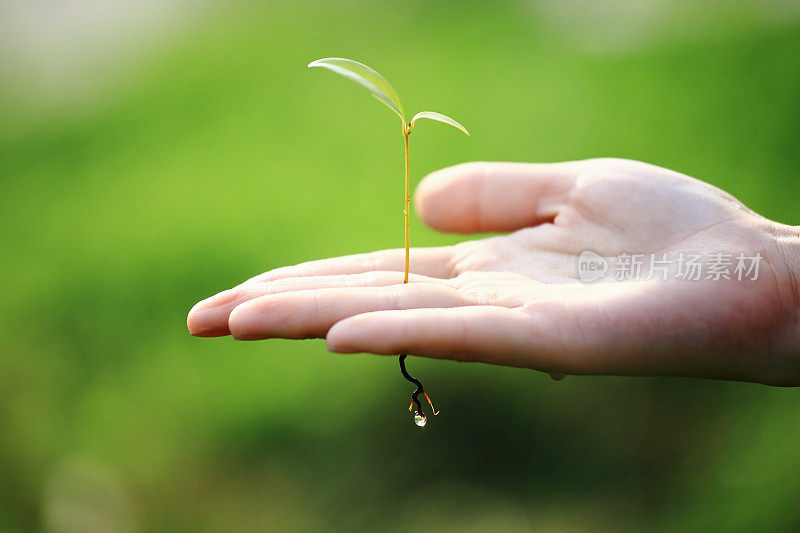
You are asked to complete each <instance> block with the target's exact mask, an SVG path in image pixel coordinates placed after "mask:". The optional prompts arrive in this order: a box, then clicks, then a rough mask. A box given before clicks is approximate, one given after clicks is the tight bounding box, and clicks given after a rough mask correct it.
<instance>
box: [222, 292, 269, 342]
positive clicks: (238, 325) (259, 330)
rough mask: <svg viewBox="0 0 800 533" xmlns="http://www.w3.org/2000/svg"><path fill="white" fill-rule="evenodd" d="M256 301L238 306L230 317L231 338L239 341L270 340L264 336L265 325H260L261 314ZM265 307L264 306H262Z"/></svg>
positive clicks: (229, 329)
mask: <svg viewBox="0 0 800 533" xmlns="http://www.w3.org/2000/svg"><path fill="white" fill-rule="evenodd" d="M256 305H258V304H257V303H256V301H255V300H250V301H248V302H245V303H242V304H239V305H237V306H236V307H234V308H233V311H231V314H230V315H229V316H228V331H230V332H231V336H232V337H233V338H234V339H236V340H239V341H250V340H256V339H264V338H268V337H265V336H264V332H263V324H261V323H260V320H259V314H260V313H257V312H256ZM262 305H263V304H262Z"/></svg>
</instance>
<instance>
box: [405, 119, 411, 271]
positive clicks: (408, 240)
mask: <svg viewBox="0 0 800 533" xmlns="http://www.w3.org/2000/svg"><path fill="white" fill-rule="evenodd" d="M410 134H411V126H410V125H409V126H406V125H405V124H403V139H404V140H405V154H406V189H405V190H406V193H405V209H403V216H404V217H405V223H406V232H405V233H406V261H405V268H404V274H403V283H408V269H409V257H410V247H411V232H410V230H409V222H408V219H409V215H410V213H409V212H410V211H411V195H410V194H409V189H408V136H409V135H410Z"/></svg>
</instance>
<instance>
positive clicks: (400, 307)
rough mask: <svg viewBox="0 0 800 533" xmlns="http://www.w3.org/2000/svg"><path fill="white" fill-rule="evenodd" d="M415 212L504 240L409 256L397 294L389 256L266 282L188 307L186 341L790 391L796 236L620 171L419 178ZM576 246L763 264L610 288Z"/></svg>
mask: <svg viewBox="0 0 800 533" xmlns="http://www.w3.org/2000/svg"><path fill="white" fill-rule="evenodd" d="M416 203H417V212H418V213H419V214H420V216H421V217H422V219H423V220H424V221H425V222H426V223H427V224H428V225H430V226H432V227H433V228H436V229H438V230H441V231H448V232H456V233H464V234H469V233H479V232H510V233H508V234H507V235H503V236H496V237H490V238H483V239H478V240H468V241H465V242H462V243H460V244H457V245H454V246H446V247H437V248H414V249H412V252H411V272H412V275H411V278H410V283H409V284H407V285H404V284H403V263H404V258H403V254H404V251H403V249H395V250H383V251H378V252H372V253H367V254H359V255H352V256H346V257H339V258H333V259H325V260H321V261H312V262H308V263H303V264H300V265H296V266H290V267H283V268H278V269H276V270H271V271H269V272H266V273H264V274H261V275H258V276H256V277H254V278H252V279H250V280H248V281H246V282H244V283H242V284H241V285H239V286H237V287H234V288H233V289H230V290H227V291H224V292H221V293H219V294H217V295H216V296H213V297H211V298H208V299H206V300H203V301H201V302H199V303H198V304H197V305H195V306H194V308H193V309H192V310H191V312H190V313H189V317H188V326H189V331H190V332H191V333H192V335H196V336H202V337H214V336H223V335H229V334H230V335H233V336H234V337H235V338H237V339H242V340H255V339H268V338H289V339H303V338H313V337H324V338H326V339H327V345H328V349H329V350H331V351H333V352H339V353H356V352H370V353H375V354H387V355H389V354H391V355H396V354H400V353H408V354H411V355H420V356H427V357H437V358H447V359H455V360H459V361H478V362H483V363H491V364H497V365H507V366H516V367H525V368H533V369H536V370H541V371H546V372H550V373H551V375H553V376H554V377H556V378H559V377H562V376H563V375H565V374H614V375H646V376H654V375H661V376H691V377H702V378H714V379H728V380H741V381H754V382H759V383H764V384H770V385H794V386H796V385H800V290H799V289H798V279H797V278H798V277H797V271H798V268H800V228H798V227H794V226H786V225H782V224H778V223H776V222H773V221H770V220H768V219H766V218H764V217H761V216H760V215H757V214H756V213H754V212H752V211H751V210H749V209H747V208H746V207H745V206H744V205H743V204H742V203H741V202H739V201H738V200H736V199H735V198H734V197H732V196H731V195H729V194H727V193H725V192H724V191H721V190H719V189H717V188H715V187H713V186H711V185H709V184H707V183H704V182H702V181H699V180H696V179H694V178H691V177H688V176H685V175H683V174H679V173H677V172H673V171H670V170H667V169H663V168H659V167H656V166H653V165H648V164H646V163H641V162H637V161H629V160H621V159H592V160H585V161H574V162H564V163H550V164H523V163H466V164H462V165H457V166H455V167H450V168H446V169H443V170H440V171H438V172H434V173H433V174H430V175H429V176H427V177H426V178H425V179H424V180H423V181H422V182H421V184H420V186H419V187H418V189H417V192H416ZM584 250H592V251H594V252H596V253H598V254H599V255H601V256H603V257H606V258H609V259H611V260H613V259H616V257H617V256H618V255H620V254H653V253H655V254H658V256H660V254H662V253H668V254H671V255H670V257H674V256H675V255H677V254H679V253H681V252H701V253H703V254H704V256H705V255H707V254H711V253H713V252H722V253H725V254H730V255H732V256H733V257H735V256H736V255H737V254H738V253H740V252H741V253H744V254H745V256H748V257H751V256H754V255H755V254H756V253H759V254H761V256H762V260H761V262H760V265H759V274H758V279H757V280H753V279H750V278H745V279H742V280H737V279H736V278H735V277H734V276H732V279H730V280H724V279H723V280H713V279H712V280H706V279H702V280H699V281H687V280H682V279H676V278H675V277H674V276H673V277H671V278H670V279H668V280H666V281H664V280H663V279H661V277H660V276H654V278H653V279H646V278H647V276H646V275H643V276H641V277H640V278H639V280H625V281H617V280H616V279H614V275H613V274H611V275H610V276H609V278H608V279H606V280H604V281H598V282H595V283H584V282H582V281H580V280H579V279H578V276H577V264H578V256H579V255H580V254H581V252H583V251H584ZM706 266H708V265H706ZM731 269H732V267H731ZM731 272H732V270H731ZM705 273H706V270H704V271H703V275H704V276H705Z"/></svg>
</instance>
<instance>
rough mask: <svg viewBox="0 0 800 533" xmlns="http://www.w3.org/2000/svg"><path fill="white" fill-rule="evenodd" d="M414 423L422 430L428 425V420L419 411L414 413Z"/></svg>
mask: <svg viewBox="0 0 800 533" xmlns="http://www.w3.org/2000/svg"><path fill="white" fill-rule="evenodd" d="M414 423H415V424H416V425H418V426H419V427H421V428H424V427H425V424H427V423H428V419H427V418H426V417H425V414H424V413H420V412H419V411H414Z"/></svg>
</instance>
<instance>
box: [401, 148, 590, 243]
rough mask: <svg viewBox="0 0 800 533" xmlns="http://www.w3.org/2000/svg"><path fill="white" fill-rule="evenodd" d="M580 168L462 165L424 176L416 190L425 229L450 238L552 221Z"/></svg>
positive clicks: (575, 164)
mask: <svg viewBox="0 0 800 533" xmlns="http://www.w3.org/2000/svg"><path fill="white" fill-rule="evenodd" d="M582 168H585V162H583V161H573V162H564V163H483V162H481V163H463V164H460V165H456V166H453V167H448V168H444V169H442V170H438V171H436V172H433V173H431V174H428V176H426V177H425V178H424V179H423V180H422V182H420V184H419V186H418V187H417V190H416V206H417V212H418V213H419V214H420V217H421V218H422V220H423V221H425V223H426V224H428V225H429V226H431V227H433V228H435V229H438V230H441V231H450V232H455V233H479V232H492V231H514V230H518V229H521V228H525V227H529V226H535V225H537V224H542V223H544V222H550V221H552V220H553V219H554V218H555V216H556V215H557V214H558V211H559V210H560V209H561V207H562V206H563V205H564V204H565V203H566V201H567V197H568V194H569V192H570V191H571V190H572V187H573V185H574V184H575V180H576V179H577V176H578V174H579V172H580V171H581V170H582Z"/></svg>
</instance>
